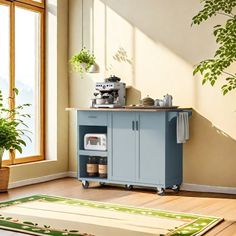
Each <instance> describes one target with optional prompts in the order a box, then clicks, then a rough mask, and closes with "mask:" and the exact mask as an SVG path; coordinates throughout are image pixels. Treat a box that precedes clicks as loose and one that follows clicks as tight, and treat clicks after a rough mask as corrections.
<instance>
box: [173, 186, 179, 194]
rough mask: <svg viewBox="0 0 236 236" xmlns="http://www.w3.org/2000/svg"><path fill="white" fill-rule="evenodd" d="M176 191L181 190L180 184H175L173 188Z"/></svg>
mask: <svg viewBox="0 0 236 236" xmlns="http://www.w3.org/2000/svg"><path fill="white" fill-rule="evenodd" d="M171 189H172V190H173V191H174V192H177V193H178V192H179V185H173V186H172V188H171Z"/></svg>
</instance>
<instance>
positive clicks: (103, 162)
mask: <svg viewBox="0 0 236 236" xmlns="http://www.w3.org/2000/svg"><path fill="white" fill-rule="evenodd" d="M98 174H99V177H100V178H107V158H106V157H100V158H99V164H98Z"/></svg>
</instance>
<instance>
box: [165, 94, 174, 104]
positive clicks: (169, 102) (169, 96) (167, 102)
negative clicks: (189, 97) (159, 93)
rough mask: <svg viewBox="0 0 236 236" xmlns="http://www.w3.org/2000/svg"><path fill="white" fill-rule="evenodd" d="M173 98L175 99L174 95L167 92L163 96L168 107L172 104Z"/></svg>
mask: <svg viewBox="0 0 236 236" xmlns="http://www.w3.org/2000/svg"><path fill="white" fill-rule="evenodd" d="M172 100H173V97H172V96H171V95H169V94H166V95H165V96H164V98H163V101H164V103H165V106H167V107H171V106H172Z"/></svg>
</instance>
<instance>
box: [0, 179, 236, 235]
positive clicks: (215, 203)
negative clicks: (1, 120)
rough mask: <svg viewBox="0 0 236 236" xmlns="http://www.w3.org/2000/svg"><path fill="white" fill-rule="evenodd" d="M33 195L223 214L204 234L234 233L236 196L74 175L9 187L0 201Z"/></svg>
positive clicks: (215, 214) (235, 226) (235, 231)
mask: <svg viewBox="0 0 236 236" xmlns="http://www.w3.org/2000/svg"><path fill="white" fill-rule="evenodd" d="M33 194H49V195H56V196H64V197H70V198H80V199H87V200H97V201H104V202H112V203H120V204H127V205H134V206H141V207H148V208H157V209H163V210H171V211H181V212H189V213H197V214H206V215H212V216H219V217H223V218H224V219H225V221H224V222H223V223H221V224H219V225H218V226H216V227H215V228H214V229H212V230H211V231H209V232H208V233H207V234H205V235H207V236H213V235H217V236H223V235H224V236H236V195H226V194H213V193H196V192H185V191H181V192H179V193H173V192H171V191H170V192H167V194H166V196H162V197H160V196H158V195H157V194H156V192H155V191H154V190H143V189H134V190H132V191H130V190H125V189H124V188H122V187H114V186H113V187H112V186H104V187H99V186H97V185H95V184H94V185H92V186H91V187H90V188H89V189H86V190H85V189H83V188H82V186H81V183H80V182H79V181H78V180H76V179H73V178H65V179H60V180H54V181H50V182H46V183H41V184H35V185H31V186H26V187H21V188H16V189H12V190H9V192H8V193H1V194H0V201H7V200H10V199H16V198H21V197H24V196H29V195H33ZM13 235H14V236H19V235H23V234H17V233H15V232H10V231H3V230H0V236H13Z"/></svg>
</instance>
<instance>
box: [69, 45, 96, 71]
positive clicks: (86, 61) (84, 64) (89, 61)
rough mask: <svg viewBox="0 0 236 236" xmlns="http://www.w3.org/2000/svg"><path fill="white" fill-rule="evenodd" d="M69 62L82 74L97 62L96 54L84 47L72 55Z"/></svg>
mask: <svg viewBox="0 0 236 236" xmlns="http://www.w3.org/2000/svg"><path fill="white" fill-rule="evenodd" d="M69 63H70V64H71V66H72V69H73V71H75V72H79V73H80V74H81V75H82V74H83V73H84V72H88V70H89V68H90V67H91V66H92V65H94V64H95V56H94V55H93V54H91V53H90V51H89V50H87V49H86V48H83V49H82V50H81V51H80V52H79V53H78V54H75V55H74V56H72V58H71V59H70V61H69Z"/></svg>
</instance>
